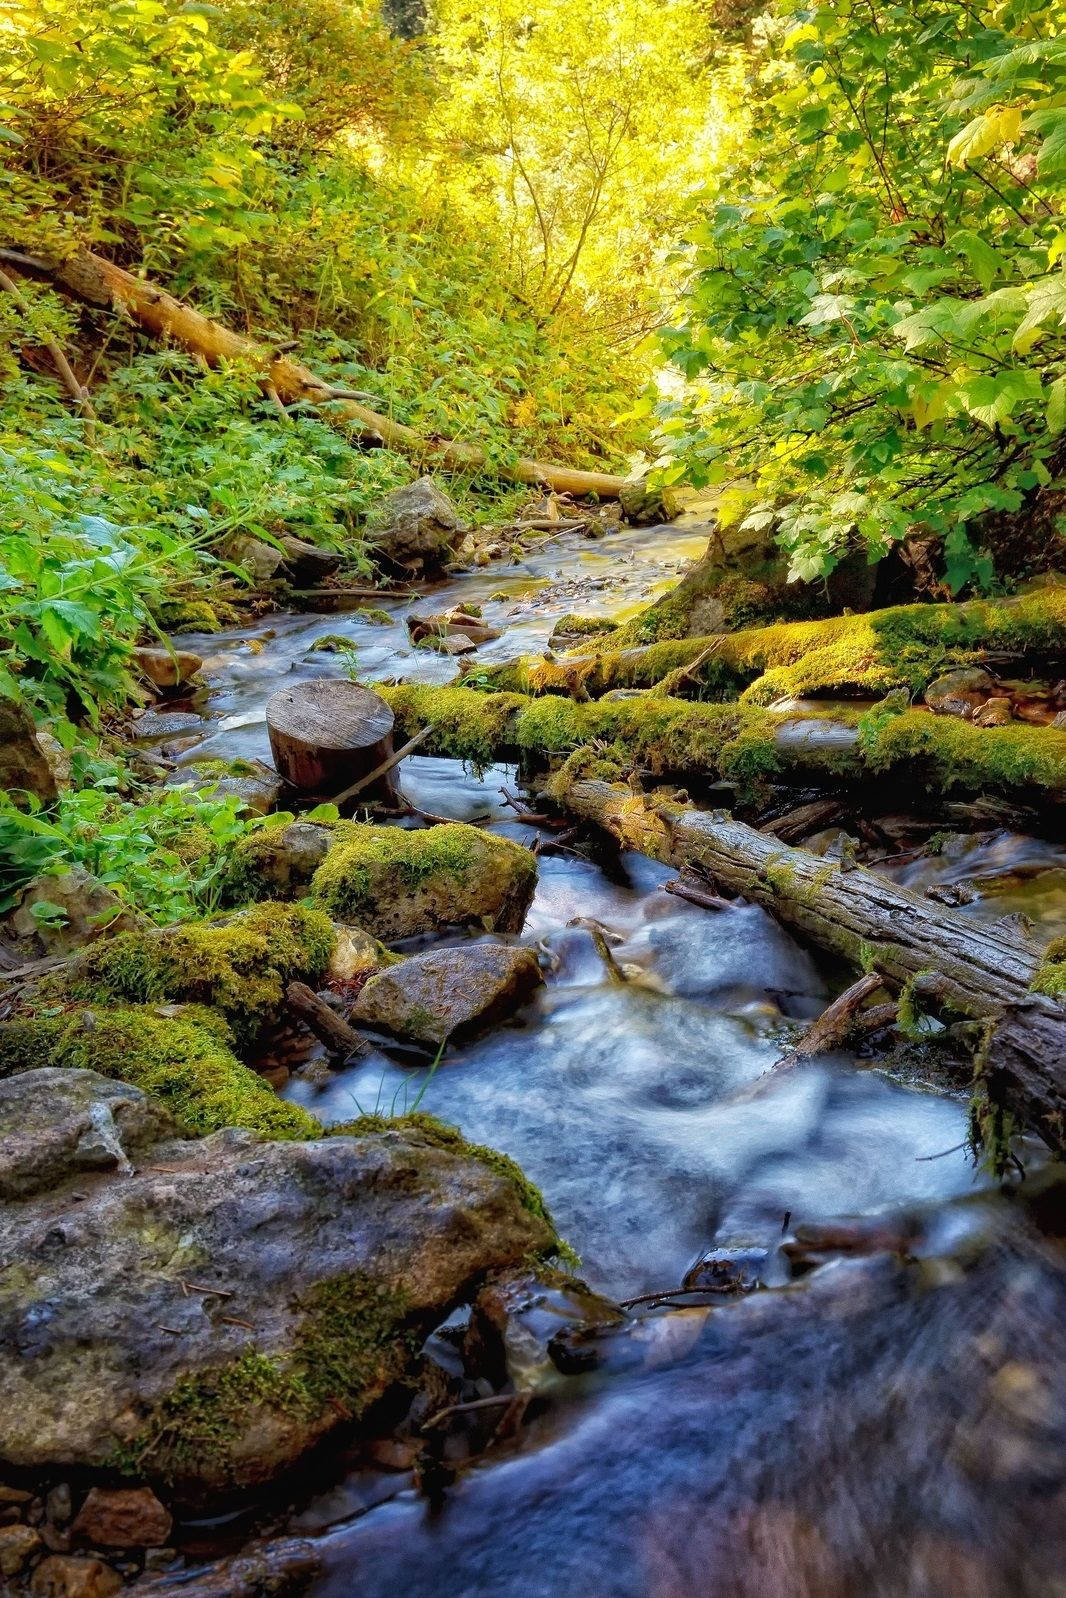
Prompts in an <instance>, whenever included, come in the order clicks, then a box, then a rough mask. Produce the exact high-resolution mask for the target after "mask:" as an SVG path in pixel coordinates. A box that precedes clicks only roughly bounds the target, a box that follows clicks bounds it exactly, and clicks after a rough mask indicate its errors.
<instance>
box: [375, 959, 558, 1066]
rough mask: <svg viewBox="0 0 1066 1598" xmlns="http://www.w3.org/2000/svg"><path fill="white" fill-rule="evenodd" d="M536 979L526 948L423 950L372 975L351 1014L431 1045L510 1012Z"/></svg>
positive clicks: (465, 1033) (479, 1028)
mask: <svg viewBox="0 0 1066 1598" xmlns="http://www.w3.org/2000/svg"><path fill="white" fill-rule="evenodd" d="M541 981H542V978H541V974H540V964H539V962H538V960H537V957H536V955H535V954H534V953H533V950H532V949H515V948H511V947H509V946H508V945H507V944H504V943H471V944H466V945H464V946H462V947H460V948H452V949H425V950H423V951H422V952H421V953H420V954H413V955H411V956H409V958H408V959H406V960H401V961H400V962H399V964H397V965H394V966H391V967H390V968H389V969H388V970H386V971H379V972H378V973H377V975H376V976H372V977H371V978H370V980H369V982H367V983H366V985H365V987H364V988H363V989H362V992H361V993H360V994H359V998H358V999H357V1001H356V1005H355V1010H354V1012H353V1019H354V1020H355V1021H356V1022H357V1023H359V1024H360V1025H363V1026H369V1027H375V1028H378V1029H380V1030H381V1031H384V1032H391V1033H393V1035H394V1036H396V1037H400V1038H410V1039H411V1040H412V1041H413V1042H415V1043H425V1044H427V1045H429V1046H431V1047H436V1046H437V1045H438V1044H441V1043H447V1042H449V1041H450V1040H453V1039H454V1040H455V1041H459V1040H460V1039H462V1038H468V1037H472V1036H475V1035H476V1034H477V1033H478V1032H484V1031H486V1030H487V1029H488V1028H489V1027H490V1026H492V1025H493V1024H494V1023H495V1022H497V1021H503V1020H505V1019H506V1018H507V1017H508V1016H509V1015H513V1014H514V1012H515V1010H517V1009H518V1007H519V1005H521V1004H524V1003H525V1001H526V1000H527V999H528V998H529V997H530V995H531V994H532V993H533V992H534V991H535V990H536V988H538V987H539V985H540V983H541Z"/></svg>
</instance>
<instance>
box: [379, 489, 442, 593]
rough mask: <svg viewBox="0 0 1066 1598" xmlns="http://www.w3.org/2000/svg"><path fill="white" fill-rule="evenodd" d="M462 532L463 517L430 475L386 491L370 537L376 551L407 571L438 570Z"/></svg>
mask: <svg viewBox="0 0 1066 1598" xmlns="http://www.w3.org/2000/svg"><path fill="white" fill-rule="evenodd" d="M463 532H464V528H463V522H462V518H461V517H460V515H459V512H458V511H457V510H456V508H455V506H454V505H453V504H452V502H451V500H450V499H449V498H448V496H447V494H445V493H443V492H442V490H441V489H440V488H438V487H437V484H436V483H435V482H434V480H433V478H432V477H420V478H418V480H417V481H416V482H413V483H407V484H406V485H405V486H404V487H403V488H396V489H394V490H393V492H392V493H391V494H389V495H388V496H387V498H386V500H385V502H384V504H383V505H382V507H381V510H380V512H379V513H378V515H377V516H376V517H375V518H374V524H373V526H372V527H371V528H370V537H371V539H372V541H373V545H374V548H375V550H376V552H377V553H378V555H380V556H381V558H382V559H383V560H384V561H385V562H386V563H387V564H388V565H389V566H394V567H402V568H403V569H405V570H407V571H424V572H430V571H439V570H440V568H441V567H442V566H444V565H445V564H446V563H447V562H448V561H449V560H451V558H452V555H453V553H454V551H455V548H456V546H457V545H458V543H459V542H460V540H461V539H462V536H463Z"/></svg>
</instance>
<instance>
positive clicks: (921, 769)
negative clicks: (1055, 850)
mask: <svg viewBox="0 0 1066 1598" xmlns="http://www.w3.org/2000/svg"><path fill="white" fill-rule="evenodd" d="M379 691H380V693H381V696H382V698H383V699H385V700H386V702H387V703H388V704H389V705H390V706H391V708H392V710H393V712H394V714H395V717H396V729H397V733H398V734H399V735H400V736H410V735H411V734H413V733H414V732H415V731H417V730H418V729H419V728H420V727H426V726H428V727H430V728H431V729H432V731H431V733H430V736H429V739H428V741H427V743H426V745H425V746H424V747H425V749H426V752H427V753H429V754H434V755H444V756H452V757H453V758H455V759H459V760H467V761H470V762H471V763H472V764H474V765H480V766H488V765H491V764H492V763H493V762H494V761H518V762H521V763H523V764H524V765H525V766H526V767H527V768H529V769H537V768H538V767H539V768H541V769H544V768H546V767H547V766H548V765H549V764H550V763H551V761H552V760H553V759H559V758H561V757H563V756H566V755H568V754H570V753H571V752H572V751H574V750H575V749H578V748H580V747H582V746H583V745H588V744H597V743H598V744H600V745H603V746H607V753H608V754H609V755H610V756H611V757H612V758H613V759H614V760H615V765H616V770H617V769H618V768H619V764H620V763H624V764H626V765H628V766H629V767H631V768H636V769H639V770H640V771H642V772H644V773H647V774H650V775H651V776H653V777H664V776H669V777H671V778H673V779H676V780H678V781H681V782H684V783H685V784H687V785H698V784H701V783H712V782H715V781H718V780H725V781H730V782H734V783H736V784H737V785H738V787H739V788H740V790H741V792H742V794H747V793H753V792H755V791H756V790H757V788H758V786H759V784H760V783H763V782H765V781H767V780H773V781H781V782H786V783H787V782H801V783H810V782H811V781H812V780H813V781H815V782H819V783H831V784H840V783H871V782H876V784H877V785H878V790H879V792H881V793H882V794H883V793H884V792H885V790H886V788H887V786H888V785H890V784H892V783H895V784H896V785H897V786H898V787H900V788H902V789H903V790H904V793H905V796H906V798H907V800H908V802H909V803H910V802H913V801H915V800H917V799H920V797H921V790H923V789H924V790H926V792H927V794H928V795H931V796H932V797H933V798H934V799H935V801H936V803H937V804H938V805H939V804H940V803H941V801H942V800H943V798H944V797H945V795H960V794H980V795H988V794H1003V795H1007V796H1009V797H1010V799H1011V800H1012V802H1014V803H1022V804H1026V805H1032V806H1033V807H1034V809H1035V810H1036V811H1037V812H1045V813H1046V812H1054V811H1055V810H1056V809H1057V808H1058V807H1061V806H1062V804H1063V803H1066V731H1058V730H1055V729H1053V728H1050V727H1032V726H1029V725H1027V724H1025V723H1022V722H1016V723H1013V724H1011V725H1010V726H1007V727H990V728H982V727H975V726H973V725H971V723H970V722H967V721H960V720H957V719H956V718H955V717H953V716H934V715H932V714H931V713H930V712H928V711H922V710H901V711H899V712H898V713H888V712H884V711H880V710H878V711H875V712H873V713H872V714H869V715H867V716H865V717H864V716H862V715H861V714H858V713H856V712H846V711H842V710H840V709H839V708H837V709H832V710H828V709H827V710H826V711H825V712H820V713H805V714H802V715H780V714H776V713H774V712H772V711H769V710H763V709H761V708H759V707H758V706H755V705H737V704H729V705H719V704H693V703H692V702H691V701H689V700H684V699H666V698H664V699H643V698H642V699H622V700H610V701H605V700H596V701H593V702H591V703H588V704H577V703H574V702H573V701H571V700H568V699H561V698H558V697H554V696H551V697H544V698H540V699H536V698H529V697H527V696H525V695H522V694H485V693H480V692H479V691H477V690H475V689H472V688H460V687H446V688H434V687H426V686H418V685H415V684H410V683H404V684H400V685H399V686H397V687H391V688H389V687H384V686H380V688H379Z"/></svg>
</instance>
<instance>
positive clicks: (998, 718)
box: [973, 695, 1014, 727]
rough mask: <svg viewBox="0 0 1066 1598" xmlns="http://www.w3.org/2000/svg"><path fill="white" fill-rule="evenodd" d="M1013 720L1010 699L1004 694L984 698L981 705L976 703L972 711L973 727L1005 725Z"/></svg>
mask: <svg viewBox="0 0 1066 1598" xmlns="http://www.w3.org/2000/svg"><path fill="white" fill-rule="evenodd" d="M1013 720H1014V709H1013V706H1012V705H1011V701H1010V700H1009V699H1008V698H1007V697H1006V696H1005V695H1001V696H997V697H996V698H994V699H986V700H985V702H984V704H983V705H978V707H977V709H976V710H975V711H974V713H973V722H974V726H975V727H1005V726H1006V725H1007V723H1008V722H1010V721H1013Z"/></svg>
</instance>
